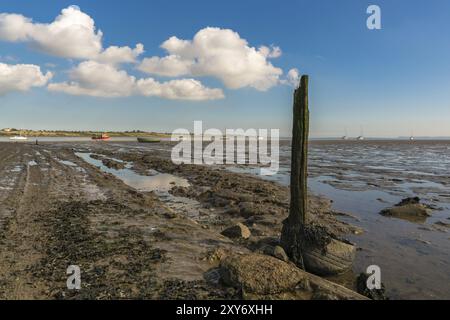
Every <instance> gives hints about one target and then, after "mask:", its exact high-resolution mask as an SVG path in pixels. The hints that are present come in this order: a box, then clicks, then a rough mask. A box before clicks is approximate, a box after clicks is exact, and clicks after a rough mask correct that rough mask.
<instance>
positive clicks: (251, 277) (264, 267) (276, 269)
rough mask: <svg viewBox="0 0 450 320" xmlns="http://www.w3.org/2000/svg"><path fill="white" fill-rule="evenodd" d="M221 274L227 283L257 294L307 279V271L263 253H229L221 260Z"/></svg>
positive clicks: (275, 290)
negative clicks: (240, 254) (230, 254)
mask: <svg viewBox="0 0 450 320" xmlns="http://www.w3.org/2000/svg"><path fill="white" fill-rule="evenodd" d="M220 274H221V278H222V281H223V282H224V283H225V284H226V285H228V286H231V287H234V288H242V289H243V290H245V291H246V292H250V293H255V294H275V293H279V292H283V291H289V290H294V289H295V287H296V286H297V284H298V283H299V282H304V281H307V277H306V274H305V272H303V271H302V270H300V269H298V268H296V267H295V266H294V265H292V264H288V263H285V262H283V261H281V260H279V259H275V258H273V257H270V256H266V255H260V254H249V255H243V256H239V255H232V256H229V257H227V258H225V259H224V260H223V261H222V262H221V264H220Z"/></svg>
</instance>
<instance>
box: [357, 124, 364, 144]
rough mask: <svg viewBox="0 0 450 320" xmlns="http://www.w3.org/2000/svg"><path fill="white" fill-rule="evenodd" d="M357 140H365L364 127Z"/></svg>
mask: <svg viewBox="0 0 450 320" xmlns="http://www.w3.org/2000/svg"><path fill="white" fill-rule="evenodd" d="M356 140H358V141H362V140H364V129H363V127H362V126H361V134H360V135H359V136H358V137H356Z"/></svg>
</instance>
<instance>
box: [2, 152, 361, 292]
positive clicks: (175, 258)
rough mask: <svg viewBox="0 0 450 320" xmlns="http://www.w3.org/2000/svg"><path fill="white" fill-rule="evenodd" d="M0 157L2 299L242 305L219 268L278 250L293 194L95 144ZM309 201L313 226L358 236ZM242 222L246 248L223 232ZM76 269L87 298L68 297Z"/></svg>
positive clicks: (323, 204)
mask: <svg viewBox="0 0 450 320" xmlns="http://www.w3.org/2000/svg"><path fill="white" fill-rule="evenodd" d="M0 150H1V151H2V152H1V153H0V172H1V173H0V177H1V178H0V298H2V299H121V298H127V299H223V298H229V299H241V298H243V297H244V296H243V292H242V288H239V285H237V286H230V285H226V284H224V282H223V281H221V276H220V275H221V272H220V264H221V261H222V260H223V259H224V258H225V257H227V256H231V255H234V256H235V255H238V256H239V255H242V256H245V257H247V258H246V259H249V258H248V257H249V254H250V256H251V254H264V252H267V248H268V247H271V246H272V247H273V246H276V245H277V241H278V239H279V235H280V231H281V227H282V221H283V219H285V217H286V216H287V210H288V203H289V199H288V197H289V192H288V188H287V187H284V186H281V185H278V184H276V183H274V182H270V181H263V180H261V179H257V178H255V177H252V176H250V175H246V174H238V173H232V172H229V171H228V170H224V169H223V168H211V167H207V166H194V165H174V164H173V163H172V162H171V161H170V159H169V158H167V157H166V156H164V155H162V154H159V153H158V152H157V151H154V152H151V153H150V152H144V151H142V150H138V149H136V151H133V149H129V150H128V149H127V150H126V151H124V150H122V149H121V148H120V147H119V146H115V145H113V144H94V143H85V144H83V143H78V144H72V143H59V144H51V143H48V144H40V145H34V144H29V143H0ZM86 159H92V161H93V162H90V161H86ZM95 161H98V162H99V163H101V165H96V162H95ZM102 167H103V168H102ZM108 170H109V171H108ZM121 170H122V171H123V170H128V171H130V172H132V173H133V174H135V175H136V176H139V177H141V178H140V179H147V178H148V181H149V182H150V183H149V184H148V186H147V185H146V184H145V183H143V184H142V181H140V183H141V184H139V185H137V186H136V185H134V186H133V184H132V183H131V182H132V180H130V181H131V182H130V183H126V182H127V181H128V180H127V179H121V178H120V174H119V175H117V174H114V172H116V171H117V172H122V171H121ZM132 178H133V177H132ZM152 179H153V180H152ZM154 179H157V180H156V181H162V182H161V183H163V184H164V183H168V184H169V186H170V187H167V185H164V186H163V187H161V188H158V185H157V184H156V185H155V180H154ZM158 179H160V180H158ZM180 179H183V181H185V182H187V183H177V181H178V182H179V181H180ZM146 186H147V187H146ZM309 202H310V218H311V219H312V220H314V221H315V222H316V223H318V224H321V225H323V226H326V227H327V228H329V231H330V232H331V233H333V234H335V235H336V236H337V237H340V236H344V235H345V234H349V233H357V232H358V229H357V228H356V227H353V226H351V225H349V224H347V223H345V222H341V221H338V220H336V218H335V216H336V213H334V212H333V211H332V210H331V206H330V201H328V200H326V199H324V198H320V197H315V196H311V197H310V200H309ZM237 223H242V224H243V225H245V226H246V227H248V229H249V231H250V232H251V236H250V237H248V239H246V238H239V237H238V238H234V239H232V238H230V237H226V236H224V235H222V234H221V233H222V232H223V231H224V230H225V229H226V228H228V227H230V226H233V225H235V224H237ZM270 258H272V257H270ZM258 259H261V258H260V256H258ZM279 261H280V263H284V264H286V265H288V263H286V262H282V261H281V260H279ZM269 262H270V263H273V262H271V261H269ZM70 265H78V266H79V267H80V269H81V281H82V289H81V290H69V289H67V286H66V281H67V277H68V275H67V274H66V270H67V267H68V266H70ZM289 266H290V267H292V268H293V267H294V266H292V265H291V264H289ZM313 278H314V279H315V280H311V281H313V282H314V283H317V281H318V280H317V279H318V277H313ZM350 278H351V279H353V277H350ZM345 279H348V277H346V278H345ZM324 281H325V280H324ZM336 281H337V282H341V283H344V282H342V281H341V280H340V279H338V280H336ZM352 281H353V280H351V281H347V282H345V283H344V284H345V285H347V286H348V287H352V286H353V285H354V283H353V282H352ZM315 287H316V288H317V285H316V286H315ZM319 287H320V286H319ZM327 287H328V289H327V290H328V291H327V292H330V290H331V293H333V292H334V291H336V290H337V292H339V291H340V290H344V289H342V287H341V286H339V285H338V286H335V285H331V286H327ZM330 288H334V289H330ZM336 288H338V289H336ZM308 290H309V289H308ZM316 291H317V290H316ZM272 293H273V292H272ZM279 293H280V294H281V293H283V294H284V295H281V296H280V297H286V295H285V293H284V292H281V291H280V292H279ZM314 294H315V296H318V295H319V296H320V292H315V293H314ZM345 294H346V295H347V297H348V292H346V293H345ZM312 296H313V295H297V296H295V295H294V296H293V297H294V298H295V297H297V298H299V297H308V298H311V297H312ZM350 296H351V294H350ZM271 297H275V298H276V297H277V296H276V295H275V296H274V295H273V294H272V296H271Z"/></svg>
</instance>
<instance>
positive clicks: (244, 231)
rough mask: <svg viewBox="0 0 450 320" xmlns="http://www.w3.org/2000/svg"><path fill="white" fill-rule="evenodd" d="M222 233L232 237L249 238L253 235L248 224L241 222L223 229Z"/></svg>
mask: <svg viewBox="0 0 450 320" xmlns="http://www.w3.org/2000/svg"><path fill="white" fill-rule="evenodd" d="M222 235H224V236H225V237H228V238H231V239H248V238H250V236H251V232H250V230H249V228H247V226H245V225H243V224H242V223H240V222H239V223H237V224H235V225H234V226H232V227H229V228H227V229H225V230H223V231H222Z"/></svg>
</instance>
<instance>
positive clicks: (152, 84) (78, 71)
mask: <svg viewBox="0 0 450 320" xmlns="http://www.w3.org/2000/svg"><path fill="white" fill-rule="evenodd" d="M69 76H70V79H71V81H70V82H61V83H51V84H49V85H48V89H49V90H50V91H59V92H64V93H67V94H72V95H87V96H94V97H105V98H114V97H127V96H131V95H144V96H155V97H161V98H166V99H177V100H213V99H221V98H223V97H224V95H223V92H222V90H220V89H211V88H207V87H205V86H203V85H202V84H201V83H200V82H199V81H196V80H193V79H182V80H172V81H167V82H158V81H156V80H154V79H152V78H146V79H139V80H137V79H136V78H135V77H134V76H130V75H128V74H127V73H126V72H125V71H124V70H118V69H117V68H116V67H114V66H113V65H110V64H102V63H99V62H96V61H85V62H82V63H80V64H79V65H78V66H77V67H76V68H74V69H73V70H71V72H70V74H69Z"/></svg>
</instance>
